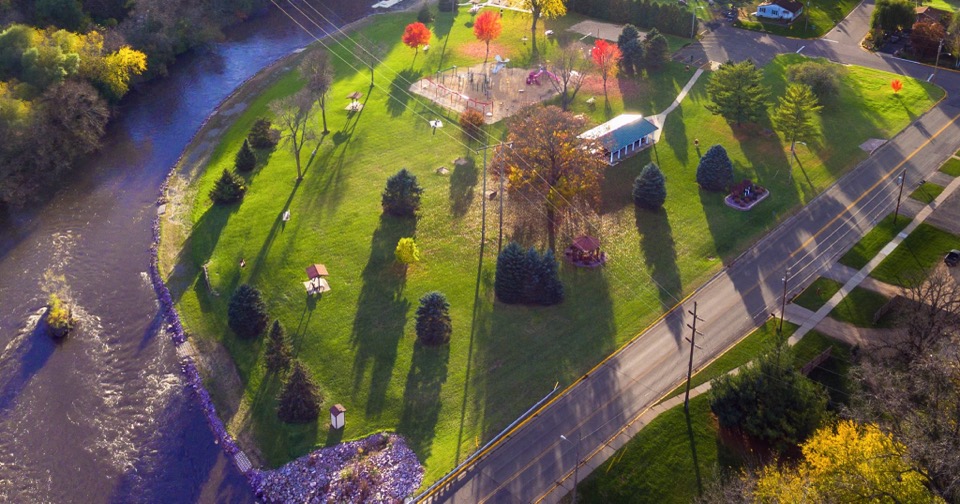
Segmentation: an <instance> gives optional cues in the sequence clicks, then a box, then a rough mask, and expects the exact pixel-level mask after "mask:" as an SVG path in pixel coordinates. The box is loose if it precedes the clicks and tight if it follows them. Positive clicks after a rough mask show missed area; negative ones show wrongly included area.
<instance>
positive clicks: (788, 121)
mask: <svg viewBox="0 0 960 504" xmlns="http://www.w3.org/2000/svg"><path fill="white" fill-rule="evenodd" d="M821 109H823V106H821V105H820V104H819V103H817V97H816V95H814V94H813V90H812V89H810V86H808V85H806V84H790V86H788V87H787V92H786V94H784V95H783V96H782V97H781V98H780V103H779V105H777V108H776V109H774V111H773V117H771V118H770V119H771V120H772V121H773V127H774V128H776V129H777V131H779V132H780V133H783V137H784V138H785V139H786V140H787V141H788V142H790V152H796V146H797V140H809V139H810V138H812V137H813V136H814V135H816V134H817V125H816V115H817V113H818V112H820V110H821Z"/></svg>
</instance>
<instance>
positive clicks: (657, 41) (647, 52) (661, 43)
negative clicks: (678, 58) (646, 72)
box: [643, 28, 670, 68]
mask: <svg viewBox="0 0 960 504" xmlns="http://www.w3.org/2000/svg"><path fill="white" fill-rule="evenodd" d="M669 57H670V44H669V43H667V38H666V37H664V36H663V34H662V33H660V31H659V30H657V29H656V28H654V29H652V30H650V31H649V32H648V33H647V36H646V37H644V39H643V66H644V67H646V68H660V65H663V64H664V63H666V62H667V60H668V59H669Z"/></svg>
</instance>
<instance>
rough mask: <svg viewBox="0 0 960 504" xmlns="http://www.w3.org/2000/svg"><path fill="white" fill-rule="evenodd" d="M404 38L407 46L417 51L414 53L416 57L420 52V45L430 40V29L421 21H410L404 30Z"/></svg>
mask: <svg viewBox="0 0 960 504" xmlns="http://www.w3.org/2000/svg"><path fill="white" fill-rule="evenodd" d="M402 40H403V43H404V44H405V45H407V47H409V48H411V49H414V50H415V51H416V52H415V53H414V55H413V58H414V59H416V58H417V54H419V53H420V47H421V46H425V45H427V44H428V43H429V42H430V29H429V28H427V25H425V24H423V23H420V22H416V23H410V24H408V25H407V27H406V28H405V29H404V30H403V39H402Z"/></svg>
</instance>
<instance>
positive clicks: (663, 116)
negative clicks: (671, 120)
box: [647, 68, 703, 143]
mask: <svg viewBox="0 0 960 504" xmlns="http://www.w3.org/2000/svg"><path fill="white" fill-rule="evenodd" d="M701 75H703V69H702V68H698V69H697V71H696V72H693V76H691V77H690V80H689V81H687V84H686V85H684V86H683V89H681V90H680V94H678V95H677V97H676V98H675V99H674V100H673V103H671V104H670V106H669V107H667V108H666V110H664V111H663V112H660V113H659V114H657V115H654V116H650V117H648V118H647V119H649V120H650V122H651V123H653V125H654V126H656V127H657V129H656V131H654V132H653V142H654V143H656V142H659V141H660V136H661V135H663V125H664V124H665V123H666V122H667V116H668V115H670V112H673V111H674V110H676V108H677V107H679V106H680V102H682V101H683V99H684V98H686V97H687V94H688V93H689V92H690V89H691V88H693V85H694V84H696V83H697V79H699V78H700V76H701Z"/></svg>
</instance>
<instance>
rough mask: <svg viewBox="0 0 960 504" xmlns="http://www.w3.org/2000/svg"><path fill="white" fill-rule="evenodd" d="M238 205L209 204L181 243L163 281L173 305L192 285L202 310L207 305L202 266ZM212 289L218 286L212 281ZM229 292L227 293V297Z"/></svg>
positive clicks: (207, 290) (208, 292)
mask: <svg viewBox="0 0 960 504" xmlns="http://www.w3.org/2000/svg"><path fill="white" fill-rule="evenodd" d="M240 205H241V203H234V204H232V205H211V206H210V207H209V208H207V211H206V212H204V213H203V215H202V216H201V217H200V220H198V221H197V223H196V224H194V225H193V229H192V230H191V231H190V236H188V237H187V239H186V240H184V242H183V246H182V247H181V248H180V251H179V252H178V253H177V258H176V262H175V266H174V267H173V271H172V272H171V273H170V274H169V275H167V278H166V279H165V281H166V283H167V288H169V289H170V296H171V297H172V299H173V301H174V303H176V302H177V301H179V300H180V298H181V297H182V296H183V294H184V292H186V290H187V289H188V288H189V287H190V286H191V285H193V286H194V289H195V290H196V291H197V297H198V299H200V301H201V308H202V309H204V310H206V309H205V308H204V306H203V305H204V304H206V303H205V301H209V296H211V293H210V291H209V289H207V287H206V280H205V279H204V278H203V265H204V264H206V263H207V261H209V260H210V258H211V257H212V256H213V251H214V250H215V249H216V248H217V243H218V242H219V241H220V234H221V233H222V232H223V229H224V228H225V227H227V223H228V222H229V221H230V218H231V217H232V216H233V214H235V213H237V211H238V210H239V209H240ZM239 261H240V258H237V263H239ZM229 270H230V267H229V266H228V265H223V269H222V271H229ZM211 287H212V288H214V289H216V288H217V287H218V286H217V285H213V279H211ZM230 292H232V291H230ZM230 292H228V293H227V294H228V295H229V293H230ZM221 294H223V293H221Z"/></svg>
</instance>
